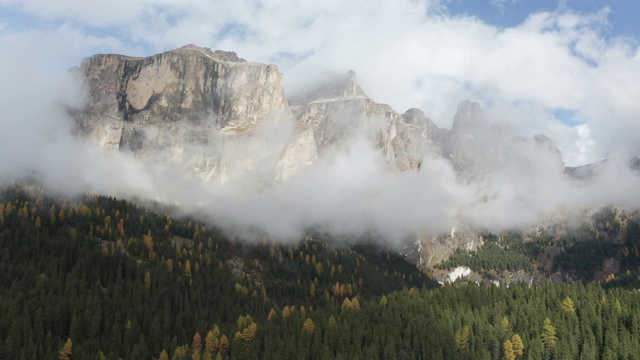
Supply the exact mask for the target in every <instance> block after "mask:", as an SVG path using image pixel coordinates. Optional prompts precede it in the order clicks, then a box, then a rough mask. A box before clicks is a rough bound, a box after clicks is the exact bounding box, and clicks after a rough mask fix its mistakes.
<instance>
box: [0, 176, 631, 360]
mask: <svg viewBox="0 0 640 360" xmlns="http://www.w3.org/2000/svg"><path fill="white" fill-rule="evenodd" d="M34 193H36V194H34ZM635 241H638V239H636V240H635ZM496 246H497V245H495V244H492V243H490V242H489V243H488V244H487V245H486V249H485V250H484V251H486V253H485V255H483V256H485V257H484V258H481V259H480V260H479V262H478V265H477V266H480V267H482V266H488V265H486V264H487V263H488V261H493V260H491V259H493V257H494V256H499V255H500V254H502V252H501V251H502V250H500V249H498V248H497V247H496ZM580 246H582V245H575V244H573V245H571V244H568V245H567V248H568V249H574V250H575V251H576V253H580V252H581V251H583V249H582V248H581V247H580ZM0 247H1V249H2V252H1V253H0V268H1V269H2V271H0V313H1V314H2V316H1V317H0V359H163V360H165V359H639V358H640V292H638V291H637V290H634V289H633V288H632V286H623V285H632V284H634V282H636V279H633V278H632V277H635V276H636V275H634V274H633V273H630V275H629V276H628V277H629V278H630V279H628V280H627V281H626V282H625V281H623V280H622V279H620V280H617V282H616V281H612V282H609V283H607V284H600V283H582V282H577V283H575V284H567V283H565V284H551V283H542V284H540V285H538V286H531V287H530V286H529V285H528V284H526V283H515V284H512V285H511V286H510V287H508V288H507V287H504V286H501V287H496V286H477V285H474V284H466V285H445V286H440V285H438V284H437V283H436V282H434V281H433V280H431V279H430V278H428V277H427V276H426V275H425V274H423V273H422V272H420V271H419V270H418V269H417V268H416V267H415V265H413V264H411V263H409V262H407V261H406V260H405V259H404V258H403V257H402V256H400V255H399V254H398V253H397V251H393V250H390V249H384V248H381V247H380V246H377V245H373V244H360V245H353V244H351V245H345V244H344V243H341V242H340V241H336V240H335V239H331V238H330V237H329V236H326V235H321V234H317V235H314V236H309V237H307V238H306V239H302V240H301V241H299V242H298V243H295V244H282V243H278V242H277V241H274V240H273V239H267V238H256V239H254V240H252V241H249V242H247V241H239V240H238V239H236V238H235V237H234V236H228V235H225V234H223V233H222V232H221V231H220V230H218V229H216V228H215V227H212V226H210V225H206V224H203V223H200V222H198V221H195V220H193V219H189V218H180V219H177V218H173V217H172V216H170V215H169V212H164V213H163V212H162V211H152V210H150V209H148V208H145V207H142V206H138V205H136V204H134V203H132V202H129V201H126V200H119V199H114V198H111V197H104V196H99V195H86V196H82V197H78V198H75V199H69V198H65V197H52V196H48V195H46V194H44V193H37V191H30V192H26V191H24V190H22V189H21V188H18V187H14V186H8V187H5V188H4V189H3V191H2V194H1V196H0ZM574 250H571V251H567V253H566V254H568V255H566V256H565V258H561V260H562V261H564V262H566V263H570V262H571V261H573V259H574V258H572V257H571V256H572V254H573V253H572V251H574ZM614 250H615V249H614ZM614 250H611V249H608V248H607V249H604V250H603V251H614ZM509 251H511V252H513V251H514V250H509ZM496 254H497V255H496ZM519 254H521V253H519ZM453 259H454V260H453V261H456V260H455V259H456V257H455V256H454V257H453ZM483 259H485V260H483ZM512 259H515V262H512V263H509V262H505V263H504V264H505V265H504V266H505V268H511V267H514V268H520V267H528V266H531V265H530V264H525V261H524V260H523V258H522V257H521V256H515V257H512ZM483 264H484V265H483ZM605 285H606V286H605Z"/></svg>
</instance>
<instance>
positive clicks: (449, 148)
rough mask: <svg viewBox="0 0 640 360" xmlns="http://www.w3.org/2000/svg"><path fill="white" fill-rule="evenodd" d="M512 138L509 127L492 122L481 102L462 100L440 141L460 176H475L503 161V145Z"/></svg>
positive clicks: (471, 178) (469, 178) (494, 167)
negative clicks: (444, 135)
mask: <svg viewBox="0 0 640 360" xmlns="http://www.w3.org/2000/svg"><path fill="white" fill-rule="evenodd" d="M513 138H514V137H513V134H512V131H511V129H510V127H509V126H508V125H506V124H500V123H491V122H490V121H489V120H488V119H487V117H486V115H485V113H484V111H483V110H482V107H481V106H480V104H478V103H476V102H470V101H463V102H462V103H460V105H458V111H457V112H456V115H455V118H454V120H453V125H452V127H451V130H450V131H449V133H448V136H447V137H446V139H445V140H444V141H443V151H444V155H445V157H447V158H448V159H449V161H450V162H451V164H452V165H453V167H454V168H455V169H456V170H457V171H458V173H459V174H460V175H461V178H463V179H465V180H474V179H477V178H480V177H482V176H483V175H484V174H487V173H489V172H491V171H493V170H495V169H497V168H499V167H500V166H502V165H503V164H504V163H505V157H506V151H505V148H506V147H507V146H508V144H509V143H510V141H511V140H513Z"/></svg>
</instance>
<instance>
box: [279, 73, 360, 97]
mask: <svg viewBox="0 0 640 360" xmlns="http://www.w3.org/2000/svg"><path fill="white" fill-rule="evenodd" d="M353 98H367V95H365V93H364V91H362V88H361V87H360V85H359V84H358V81H357V78H356V73H355V71H349V72H347V74H346V75H337V76H329V77H328V79H327V80H326V81H324V82H322V83H321V84H319V85H317V86H316V87H314V88H312V89H311V90H310V91H307V92H305V93H303V94H300V95H298V96H296V97H294V98H292V99H291V101H290V103H291V104H292V105H303V104H308V103H310V102H313V101H329V100H344V99H353Z"/></svg>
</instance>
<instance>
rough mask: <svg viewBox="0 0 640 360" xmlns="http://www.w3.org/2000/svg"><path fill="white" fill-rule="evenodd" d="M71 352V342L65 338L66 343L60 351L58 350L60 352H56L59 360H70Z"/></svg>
mask: <svg viewBox="0 0 640 360" xmlns="http://www.w3.org/2000/svg"><path fill="white" fill-rule="evenodd" d="M72 351H73V341H71V338H67V341H66V342H65V343H64V345H63V346H62V349H60V351H59V352H58V355H59V356H60V360H70V359H71V353H72Z"/></svg>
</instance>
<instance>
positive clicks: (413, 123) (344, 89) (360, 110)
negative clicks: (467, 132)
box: [293, 72, 440, 171]
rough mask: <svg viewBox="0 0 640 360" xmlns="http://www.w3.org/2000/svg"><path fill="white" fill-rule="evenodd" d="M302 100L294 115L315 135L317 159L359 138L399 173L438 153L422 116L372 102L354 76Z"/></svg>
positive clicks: (432, 132)
mask: <svg viewBox="0 0 640 360" xmlns="http://www.w3.org/2000/svg"><path fill="white" fill-rule="evenodd" d="M302 99H303V100H304V101H305V102H306V103H304V104H302V105H297V106H295V107H294V110H293V113H294V116H295V119H296V121H297V122H298V123H299V124H301V125H302V128H303V129H305V130H304V131H309V130H310V131H311V132H312V133H313V137H314V142H315V146H316V149H317V152H318V155H319V156H322V155H324V154H326V153H327V152H329V151H331V150H332V149H335V148H336V147H340V146H341V145H342V144H343V143H344V142H346V141H348V140H350V139H352V138H353V137H354V136H356V134H361V133H364V134H365V135H366V136H367V137H368V139H369V140H370V141H371V142H372V143H373V144H374V145H375V146H376V147H378V148H380V149H381V150H382V153H383V154H384V157H385V159H386V161H387V162H388V163H389V164H390V165H391V166H392V167H394V168H395V169H397V170H400V171H405V170H417V169H419V167H420V164H421V162H422V159H423V157H424V156H426V155H428V154H433V153H436V154H437V153H438V152H439V151H438V146H437V141H436V139H439V136H440V135H439V129H438V128H437V127H436V126H435V124H433V122H431V120H430V119H428V118H427V117H426V116H425V115H424V113H423V112H422V111H420V110H418V109H411V110H409V111H407V113H405V114H404V115H400V114H398V113H397V112H395V111H394V110H393V109H392V108H391V107H390V106H388V105H385V104H379V103H376V102H375V101H373V100H371V99H369V98H368V97H367V96H366V95H365V94H364V92H363V91H362V89H361V88H360V86H359V85H358V84H357V82H356V78H355V73H353V72H349V73H348V75H347V77H346V78H344V79H337V80H332V81H330V82H328V83H326V84H322V85H321V86H320V87H319V88H318V89H314V90H312V91H310V92H309V93H307V94H305V95H303V96H302ZM300 101H301V100H299V99H298V100H297V101H296V102H297V103H300Z"/></svg>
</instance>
